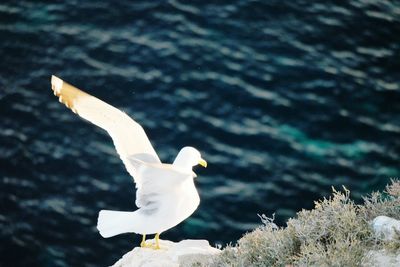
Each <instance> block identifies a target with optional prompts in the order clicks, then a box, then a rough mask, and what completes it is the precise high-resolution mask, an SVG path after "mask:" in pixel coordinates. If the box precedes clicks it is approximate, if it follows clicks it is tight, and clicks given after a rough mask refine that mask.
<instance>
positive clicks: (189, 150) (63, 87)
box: [51, 75, 207, 249]
mask: <svg viewBox="0 0 400 267" xmlns="http://www.w3.org/2000/svg"><path fill="white" fill-rule="evenodd" d="M51 88H52V90H53V91H54V95H56V96H58V98H59V101H60V102H61V103H63V104H65V105H66V106H67V107H68V108H69V109H71V110H72V111H73V112H74V113H76V114H78V115H79V116H80V117H82V118H83V119H86V120H88V121H90V122H91V123H93V124H95V125H97V126H99V127H100V128H102V129H104V130H106V131H107V132H108V134H109V135H110V136H111V138H112V140H113V142H114V145H115V148H116V150H117V152H118V154H119V156H120V158H121V160H122V162H123V163H124V165H125V167H126V169H127V171H128V173H129V174H130V175H131V176H132V177H133V180H134V182H135V184H136V189H137V190H136V201H135V204H136V206H137V207H138V209H137V210H135V211H113V210H101V211H100V212H99V217H98V221H97V229H98V230H99V232H100V235H101V236H102V237H104V238H108V237H112V236H115V235H119V234H122V233H136V234H141V235H142V236H143V237H142V241H141V243H140V246H141V247H147V248H153V249H160V244H159V239H160V234H161V233H162V232H164V231H166V230H168V229H170V228H172V227H174V226H176V225H177V224H179V223H180V222H182V221H184V220H185V219H186V218H188V217H189V216H190V215H191V214H192V213H193V212H194V211H195V210H196V209H197V207H198V206H199V204H200V197H199V194H198V192H197V190H196V187H195V185H194V178H195V177H196V174H195V173H194V172H193V170H192V168H193V167H194V166H196V165H201V166H203V167H207V162H206V161H205V160H204V159H203V158H202V157H201V155H200V152H199V151H198V150H197V149H195V148H193V147H189V146H187V147H184V148H182V149H181V150H180V152H179V153H178V155H177V156H176V158H175V160H174V162H173V163H172V164H165V163H162V162H161V161H160V159H159V157H158V155H157V153H156V151H155V150H154V148H153V146H152V145H151V143H150V140H149V139H148V137H147V135H146V133H145V131H144V130H143V128H142V126H141V125H140V124H139V123H137V122H136V121H134V120H133V119H132V118H131V117H129V116H128V115H127V114H126V113H124V112H122V111H121V110H119V109H117V108H115V107H113V106H111V105H109V104H107V103H105V102H103V101H102V100H100V99H98V98H96V97H94V96H92V95H89V94H87V93H85V92H83V91H82V90H80V89H78V88H76V87H74V86H72V85H71V84H68V83H66V82H64V81H63V80H61V79H60V78H58V77H56V76H54V75H52V76H51ZM149 234H155V244H147V243H146V235H149Z"/></svg>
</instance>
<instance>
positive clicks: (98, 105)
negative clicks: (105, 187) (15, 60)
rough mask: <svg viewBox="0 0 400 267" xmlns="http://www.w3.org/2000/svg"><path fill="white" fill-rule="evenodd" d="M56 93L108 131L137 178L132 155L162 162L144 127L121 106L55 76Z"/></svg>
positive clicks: (65, 102) (83, 116) (72, 107)
mask: <svg viewBox="0 0 400 267" xmlns="http://www.w3.org/2000/svg"><path fill="white" fill-rule="evenodd" d="M51 85H52V89H53V91H54V94H55V95H56V96H58V97H59V100H60V102H62V103H64V104H65V105H66V106H67V107H68V108H70V109H71V110H72V111H73V112H75V113H77V114H78V115H79V116H80V117H82V118H84V119H86V120H88V121H90V122H92V123H94V124H95V125H97V126H99V127H101V128H103V129H104V130H106V131H107V132H108V133H109V134H110V136H111V138H112V139H113V141H114V145H115V148H116V150H117V152H118V154H119V155H120V157H121V159H122V161H123V162H124V164H125V167H126V169H127V170H128V172H129V174H130V175H132V176H133V177H134V178H135V182H137V181H136V175H137V173H136V169H135V168H134V166H133V165H132V164H131V163H130V160H128V158H137V159H140V160H141V161H143V162H148V163H161V161H160V159H159V158H158V156H157V153H156V152H155V150H154V148H153V146H152V145H151V143H150V141H149V139H148V138H147V135H146V133H145V132H144V130H143V128H142V126H140V125H139V124H138V123H137V122H136V121H134V120H133V119H132V118H130V117H129V116H128V115H127V114H125V113H124V112H122V111H120V110H119V109H117V108H115V107H113V106H111V105H109V104H107V103H105V102H103V101H101V100H100V99H98V98H96V97H94V96H91V95H89V94H87V93H85V92H83V91H81V90H79V89H78V88H76V87H74V86H72V85H70V84H68V83H66V82H64V81H63V80H61V79H60V78H58V77H56V76H54V75H53V76H52V77H51Z"/></svg>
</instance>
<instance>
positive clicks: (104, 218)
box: [97, 210, 135, 238]
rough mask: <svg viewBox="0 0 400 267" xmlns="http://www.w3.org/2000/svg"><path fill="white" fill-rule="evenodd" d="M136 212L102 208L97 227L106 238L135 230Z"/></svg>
mask: <svg viewBox="0 0 400 267" xmlns="http://www.w3.org/2000/svg"><path fill="white" fill-rule="evenodd" d="M134 222H135V212H128V211H114V210H101V211H100V212H99V218H98V219H97V229H98V230H99V232H100V234H101V236H102V237H104V238H108V237H112V236H115V235H119V234H123V233H130V232H135V231H134V230H135V229H134V228H135V227H134Z"/></svg>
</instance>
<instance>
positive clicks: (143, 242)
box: [140, 233, 160, 250]
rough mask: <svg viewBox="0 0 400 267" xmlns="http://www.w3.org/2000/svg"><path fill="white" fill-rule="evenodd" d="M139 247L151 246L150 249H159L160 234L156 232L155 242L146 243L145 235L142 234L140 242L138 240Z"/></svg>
mask: <svg viewBox="0 0 400 267" xmlns="http://www.w3.org/2000/svg"><path fill="white" fill-rule="evenodd" d="M140 247H142V248H152V249H155V250H157V249H160V234H159V233H157V234H156V236H155V244H147V243H146V235H143V237H142V242H140Z"/></svg>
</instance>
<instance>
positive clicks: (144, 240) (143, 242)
mask: <svg viewBox="0 0 400 267" xmlns="http://www.w3.org/2000/svg"><path fill="white" fill-rule="evenodd" d="M140 247H141V248H151V247H152V245H151V244H146V235H143V238H142V242H140Z"/></svg>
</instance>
